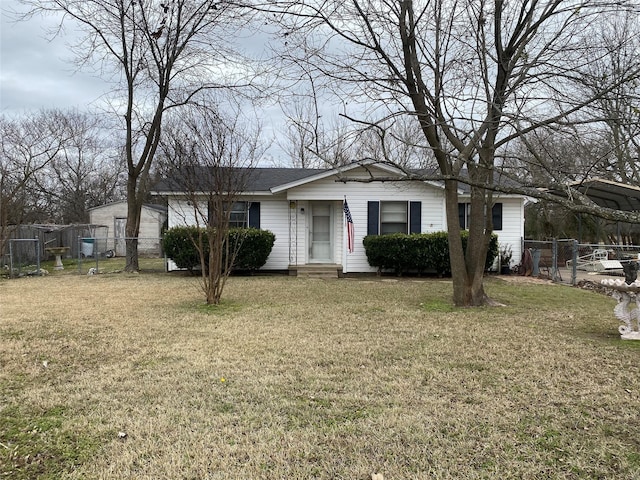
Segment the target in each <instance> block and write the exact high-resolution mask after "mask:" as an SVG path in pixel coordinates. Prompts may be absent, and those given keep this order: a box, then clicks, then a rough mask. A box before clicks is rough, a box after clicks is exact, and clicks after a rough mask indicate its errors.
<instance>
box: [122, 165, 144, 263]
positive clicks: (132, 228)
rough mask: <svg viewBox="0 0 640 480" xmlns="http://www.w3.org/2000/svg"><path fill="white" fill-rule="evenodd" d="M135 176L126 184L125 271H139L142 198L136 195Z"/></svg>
mask: <svg viewBox="0 0 640 480" xmlns="http://www.w3.org/2000/svg"><path fill="white" fill-rule="evenodd" d="M136 185H137V179H136V178H131V177H130V178H129V180H128V184H127V224H126V226H125V246H126V247H125V250H126V264H125V267H124V271H125V272H138V271H140V264H139V262H138V235H139V234H140V217H141V215H142V199H141V198H140V199H139V198H138V195H136V193H137V192H136Z"/></svg>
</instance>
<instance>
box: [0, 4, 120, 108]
mask: <svg viewBox="0 0 640 480" xmlns="http://www.w3.org/2000/svg"><path fill="white" fill-rule="evenodd" d="M12 8H18V5H17V2H15V1H14V0H0V111H1V112H3V113H8V114H13V113H16V114H19V113H21V112H24V111H25V110H38V109H41V108H62V109H66V108H71V107H78V108H79V109H81V110H82V109H85V108H86V107H87V106H88V105H89V104H90V103H92V102H95V101H97V100H98V99H99V97H100V96H101V94H102V93H104V92H105V91H107V88H108V86H107V85H105V83H104V82H103V81H102V80H101V79H99V78H96V77H94V76H91V75H89V74H87V73H85V72H75V71H74V65H73V63H72V61H71V59H72V57H71V54H70V52H69V51H68V49H67V46H66V44H65V39H63V38H58V39H56V40H54V41H53V42H49V41H48V40H47V39H46V27H47V26H50V25H52V24H53V20H52V19H42V18H40V17H37V18H35V19H33V20H31V21H29V22H19V23H15V22H14V21H13V20H12V18H11V15H10V13H9V10H10V9H12Z"/></svg>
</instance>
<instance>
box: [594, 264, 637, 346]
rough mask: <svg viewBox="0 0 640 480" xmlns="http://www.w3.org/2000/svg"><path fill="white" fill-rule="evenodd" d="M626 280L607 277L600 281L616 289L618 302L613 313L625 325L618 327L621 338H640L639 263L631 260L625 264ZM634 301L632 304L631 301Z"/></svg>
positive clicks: (614, 293) (615, 295)
mask: <svg viewBox="0 0 640 480" xmlns="http://www.w3.org/2000/svg"><path fill="white" fill-rule="evenodd" d="M623 269H624V273H625V277H626V278H625V280H622V279H621V278H620V279H618V278H616V279H613V278H606V279H604V280H601V281H600V283H601V284H602V285H604V286H605V287H608V288H611V289H612V290H614V292H613V298H615V299H616V300H618V304H617V305H616V306H615V307H614V308H613V314H614V315H615V316H616V317H617V318H618V320H620V321H621V322H622V323H623V325H620V326H619V327H618V331H619V332H620V338H622V339H624V340H640V295H638V292H640V281H638V280H636V278H637V276H638V264H637V263H636V262H631V264H630V265H629V264H628V266H627V265H624V266H623ZM632 300H633V302H634V304H632V303H631V302H632Z"/></svg>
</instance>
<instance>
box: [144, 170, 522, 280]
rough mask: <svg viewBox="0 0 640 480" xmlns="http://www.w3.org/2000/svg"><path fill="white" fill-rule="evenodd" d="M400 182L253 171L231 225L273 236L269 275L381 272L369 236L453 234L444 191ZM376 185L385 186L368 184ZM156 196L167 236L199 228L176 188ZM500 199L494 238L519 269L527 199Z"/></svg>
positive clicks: (350, 174)
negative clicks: (318, 270)
mask: <svg viewBox="0 0 640 480" xmlns="http://www.w3.org/2000/svg"><path fill="white" fill-rule="evenodd" d="M399 176H402V172H401V171H400V170H398V169H396V168H394V167H392V166H389V165H384V164H378V163H375V162H367V163H364V162H359V163H353V164H350V165H347V166H343V167H339V168H335V169H322V170H319V169H301V168H255V169H253V170H252V171H251V173H250V175H248V177H247V178H248V179H247V181H246V187H245V188H244V189H243V190H244V191H243V192H242V194H241V195H240V196H239V198H238V200H239V201H238V202H237V203H236V204H235V205H234V213H233V215H232V222H233V223H234V225H245V226H250V227H257V228H262V229H266V230H270V231H271V232H273V233H274V234H275V236H276V240H275V244H274V247H273V250H272V252H271V255H270V256H269V258H268V260H267V263H266V265H265V266H264V267H263V270H277V271H283V270H289V271H293V272H295V271H298V270H302V269H304V268H308V266H313V265H322V266H325V267H326V266H331V267H335V269H337V270H338V271H339V272H342V273H357V272H375V271H376V268H374V267H371V266H370V265H369V263H368V262H367V257H366V254H365V250H364V246H363V243H362V240H363V238H364V237H365V236H366V235H381V234H385V233H393V232H406V233H428V232H438V231H443V230H446V228H447V222H446V214H445V199H444V185H443V184H441V183H440V182H433V181H421V180H399V181H393V180H389V178H391V177H395V178H399ZM372 177H378V178H384V179H385V180H384V181H367V180H368V179H371V178H372ZM460 189H461V190H460V192H459V194H460V199H461V204H460V208H459V211H460V222H461V225H462V226H463V227H464V225H466V222H467V220H468V218H467V214H468V208H467V203H465V199H469V191H468V188H467V187H466V186H464V185H461V186H460ZM465 189H466V190H465ZM154 193H155V194H157V195H162V196H166V197H167V200H168V227H169V228H172V227H175V226H185V225H189V224H195V217H194V215H195V213H194V208H193V204H192V203H191V201H190V199H188V196H187V195H186V194H185V192H182V191H180V189H179V188H178V187H177V183H176V182H175V181H172V180H171V179H166V180H165V181H162V182H160V184H159V185H158V186H157V188H156V189H155V192H154ZM191 198H192V197H191ZM494 199H495V204H494V207H493V223H494V230H495V233H496V234H497V235H498V240H499V243H500V245H501V246H502V247H504V246H507V245H508V246H509V247H510V248H511V250H512V252H513V259H514V260H513V263H517V262H518V260H519V259H520V257H521V254H522V251H521V249H522V246H521V245H522V239H523V237H524V204H525V197H523V196H521V195H503V194H498V193H496V194H494ZM345 200H346V201H347V203H348V207H349V211H350V213H351V216H352V219H353V226H354V242H353V243H354V248H353V251H352V252H349V251H348V246H347V234H346V231H347V230H346V223H345V213H344V211H343V202H344V201H345ZM235 210H237V211H235Z"/></svg>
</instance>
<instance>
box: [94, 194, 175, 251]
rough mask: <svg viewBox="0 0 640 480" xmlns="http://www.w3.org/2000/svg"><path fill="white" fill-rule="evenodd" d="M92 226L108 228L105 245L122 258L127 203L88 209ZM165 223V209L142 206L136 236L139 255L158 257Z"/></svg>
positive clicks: (158, 206)
mask: <svg viewBox="0 0 640 480" xmlns="http://www.w3.org/2000/svg"><path fill="white" fill-rule="evenodd" d="M89 218H90V219H91V223H92V224H96V225H105V226H107V227H108V232H107V245H108V246H109V248H112V249H113V251H114V252H115V254H116V256H124V255H125V253H126V251H125V226H126V224H127V202H126V200H121V201H119V202H112V203H107V204H105V205H100V206H97V207H93V208H90V209H89ZM166 221H167V207H165V206H162V205H154V204H146V205H143V206H142V213H141V217H140V232H139V234H138V252H139V254H141V255H150V256H155V255H160V254H161V248H160V239H161V237H162V229H163V227H164V225H165V222H166Z"/></svg>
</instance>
